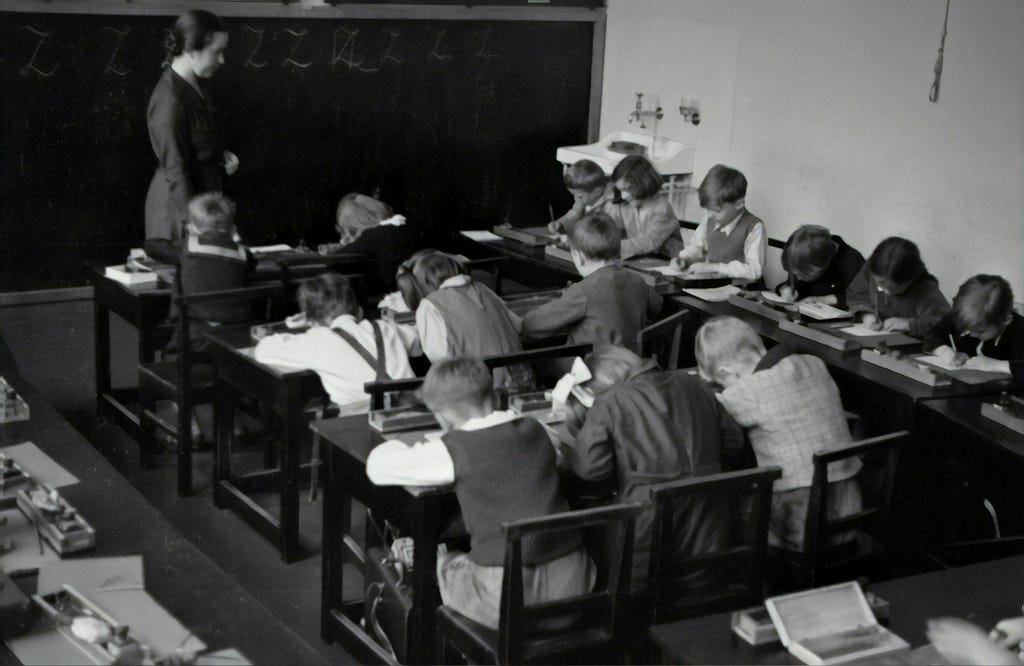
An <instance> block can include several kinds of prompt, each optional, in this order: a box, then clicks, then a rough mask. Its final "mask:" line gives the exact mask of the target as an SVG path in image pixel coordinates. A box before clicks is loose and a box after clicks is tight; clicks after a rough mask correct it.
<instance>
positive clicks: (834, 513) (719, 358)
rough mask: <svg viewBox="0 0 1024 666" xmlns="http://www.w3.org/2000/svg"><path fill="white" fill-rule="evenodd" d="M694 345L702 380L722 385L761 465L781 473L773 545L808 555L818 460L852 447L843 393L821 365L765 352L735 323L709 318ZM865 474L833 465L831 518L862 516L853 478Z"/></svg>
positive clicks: (780, 349)
mask: <svg viewBox="0 0 1024 666" xmlns="http://www.w3.org/2000/svg"><path fill="white" fill-rule="evenodd" d="M695 347H696V348H695V351H696V355H697V365H698V367H699V368H700V373H701V375H702V376H703V377H705V378H706V379H709V380H710V381H714V382H716V383H718V384H719V385H721V386H722V387H724V388H723V390H722V392H721V393H720V394H719V396H718V399H719V400H720V401H721V403H722V405H723V406H724V407H725V409H726V410H727V411H728V412H729V414H731V415H732V416H733V418H735V419H736V422H737V423H739V424H740V425H741V426H743V427H744V428H749V431H748V435H749V437H750V445H751V447H752V448H753V449H754V455H755V456H757V464H758V465H760V466H767V465H778V466H779V467H781V468H782V478H780V479H779V480H777V481H776V482H775V487H774V489H773V491H774V496H773V498H772V515H771V523H770V528H769V534H768V541H769V543H770V544H771V545H773V546H776V547H779V548H785V549H787V550H796V551H799V550H803V542H804V526H805V524H806V520H807V502H808V499H809V496H810V487H811V478H812V474H813V470H814V465H813V460H812V456H813V455H814V453H815V452H817V451H818V450H821V449H826V448H833V447H839V446H843V445H845V444H849V443H850V442H851V441H852V438H851V437H850V430H849V428H848V427H847V425H846V416H845V413H844V412H843V405H842V403H841V402H840V399H839V389H838V388H837V387H836V385H835V382H833V381H832V378H831V377H830V376H829V374H828V369H827V368H826V367H825V363H824V362H823V361H822V360H821V359H819V358H817V357H815V356H810V355H808V354H791V353H789V350H788V349H786V348H785V347H784V346H782V345H779V346H777V347H775V348H774V349H772V351H771V352H767V353H766V352H765V348H764V343H763V342H761V338H759V337H758V336H757V333H755V332H754V329H752V328H751V327H750V326H749V325H748V324H747V323H745V322H743V321H741V320H740V319H737V318H735V317H712V318H711V319H709V320H708V321H707V323H705V324H704V325H703V326H701V328H700V330H699V331H697V340H696V345H695ZM860 468H861V463H860V461H859V460H843V461H839V462H836V463H833V464H832V465H830V466H829V470H828V478H829V490H828V492H829V499H828V508H829V513H830V517H842V516H848V515H850V514H853V513H856V512H857V511H860V509H861V496H860V487H859V485H858V484H857V481H856V479H854V478H853V477H854V475H855V474H856V473H857V472H858V471H859V470H860ZM851 537H852V534H840V535H836V536H835V537H834V538H835V540H836V541H837V542H841V541H845V540H849V538H851Z"/></svg>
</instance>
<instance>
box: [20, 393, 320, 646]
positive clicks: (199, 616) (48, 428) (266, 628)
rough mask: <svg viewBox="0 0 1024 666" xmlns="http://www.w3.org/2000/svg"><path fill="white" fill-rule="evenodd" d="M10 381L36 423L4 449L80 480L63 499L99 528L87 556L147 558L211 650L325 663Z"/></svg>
mask: <svg viewBox="0 0 1024 666" xmlns="http://www.w3.org/2000/svg"><path fill="white" fill-rule="evenodd" d="M10 379H11V383H12V385H14V386H15V388H17V390H18V392H19V393H21V394H22V395H23V396H24V397H25V399H26V400H27V401H28V402H29V404H30V405H31V408H32V418H31V419H30V420H29V421H21V422H16V423H12V424H8V425H4V426H0V446H8V445H11V444H17V443H19V442H22V441H26V440H31V441H33V442H34V443H35V444H36V446H38V447H39V448H40V449H42V450H43V451H44V452H45V453H46V454H47V455H49V456H50V457H51V458H53V459H54V460H55V461H56V462H58V463H59V464H60V465H62V466H63V467H65V468H66V469H67V470H68V471H69V472H71V473H72V474H74V475H75V476H76V477H78V478H79V479H80V480H81V482H80V483H78V484H75V485H72V486H67V487H65V488H62V489H61V495H63V496H64V497H66V498H67V500H68V501H69V502H70V503H71V504H72V505H73V506H75V507H76V508H77V509H79V510H80V511H81V513H82V515H83V516H84V517H85V518H86V519H87V520H88V521H89V522H90V523H91V524H92V525H93V527H95V528H96V548H95V550H94V551H91V552H87V553H83V554H82V556H83V557H110V556H120V555H133V554H141V555H143V556H144V563H145V564H144V566H145V579H146V589H147V590H148V591H149V592H150V593H151V594H152V595H153V597H154V598H156V599H157V600H158V601H159V602H160V603H161V604H162V605H163V606H164V607H165V608H166V609H167V610H168V612H170V613H171V614H172V615H174V616H175V617H177V618H178V619H179V620H180V621H181V622H182V623H183V624H184V625H185V626H186V627H188V628H189V629H190V630H191V631H192V632H193V633H194V634H195V635H196V636H198V637H199V638H201V639H202V640H203V641H204V642H205V643H207V645H209V647H210V649H211V650H217V649H222V648H227V647H236V648H238V649H239V650H241V651H242V653H243V654H245V655H246V656H248V657H249V658H250V659H255V660H256V661H257V662H258V663H278V664H284V663H309V664H314V663H316V664H320V663H326V661H325V660H324V659H323V658H322V657H321V656H320V655H319V654H318V653H317V652H315V651H314V650H313V649H311V648H310V647H309V646H308V645H307V644H306V643H305V642H303V641H302V639H300V638H299V637H298V636H296V635H295V634H294V633H293V632H292V630H291V629H289V628H288V627H287V626H285V625H284V624H282V623H281V621H280V620H278V619H277V618H276V617H274V616H273V615H271V614H270V613H269V612H268V611H266V610H265V609H264V608H263V607H262V606H261V605H260V604H259V603H258V602H257V601H256V600H255V599H254V598H253V597H252V596H250V595H249V593H248V592H246V591H245V590H244V589H243V588H241V587H240V586H239V585H238V584H237V583H235V582H234V581H233V580H232V579H231V578H230V577H228V576H227V574H225V573H224V572H223V571H221V569H220V568H218V567H217V565H215V564H214V563H213V562H212V561H211V560H210V559H209V558H207V557H206V555H204V554H203V553H201V552H200V551H199V550H198V549H197V548H196V547H195V546H193V545H192V544H191V543H189V542H188V540H186V539H185V538H184V537H183V536H182V535H181V533H179V532H178V531H177V530H176V529H175V528H174V527H173V526H171V524H170V523H169V522H168V521H167V520H166V519H165V518H164V517H163V516H162V515H161V514H160V513H159V512H158V511H157V510H156V509H155V508H154V507H153V506H152V505H150V504H149V502H147V501H146V499H145V498H144V497H143V496H142V495H141V494H140V493H139V492H138V491H137V490H136V489H135V488H133V487H132V486H131V484H129V483H128V481H126V480H125V479H124V478H123V477H122V476H121V475H120V474H119V473H118V472H117V470H115V469H114V468H113V467H112V466H111V465H110V463H108V462H107V461H106V460H105V459H104V458H103V456H102V455H100V453H99V452H98V451H96V449H94V448H93V446H92V444H90V443H89V442H88V441H87V440H86V439H85V438H84V437H82V436H81V435H80V434H79V433H78V432H77V431H76V430H75V429H74V428H72V427H71V425H70V424H68V423H67V422H66V421H65V420H64V419H63V418H61V416H60V415H59V414H57V412H56V411H55V410H54V409H53V407H51V406H50V405H49V404H48V403H47V402H46V401H45V400H43V399H42V398H41V397H40V395H39V394H38V393H37V392H36V391H35V390H34V389H33V388H32V387H31V386H29V385H28V384H27V383H26V382H25V381H23V380H20V379H16V378H10Z"/></svg>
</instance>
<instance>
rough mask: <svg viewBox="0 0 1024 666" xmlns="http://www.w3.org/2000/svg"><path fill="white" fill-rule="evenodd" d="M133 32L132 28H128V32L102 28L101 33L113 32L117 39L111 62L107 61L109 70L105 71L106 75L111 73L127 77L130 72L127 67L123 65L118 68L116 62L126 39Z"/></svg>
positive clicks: (106, 27)
mask: <svg viewBox="0 0 1024 666" xmlns="http://www.w3.org/2000/svg"><path fill="white" fill-rule="evenodd" d="M131 31H132V30H131V28H128V29H127V30H118V29H117V28H112V27H110V26H109V25H108V26H104V27H102V28H100V32H112V33H113V34H114V35H115V37H116V38H117V43H115V44H114V52H113V53H111V54H110V60H108V61H107V68H106V69H104V70H103V73H104V74H106V73H107V72H110V73H112V74H116V75H118V76H125V75H126V74H128V72H129V71H130V70H129V69H128V68H127V67H126V66H124V65H121V66H120V67H118V66H117V65H115V64H114V62H115V61H116V60H117V54H118V53H120V52H121V44H123V43H124V38H125V37H127V36H128V35H129V33H131Z"/></svg>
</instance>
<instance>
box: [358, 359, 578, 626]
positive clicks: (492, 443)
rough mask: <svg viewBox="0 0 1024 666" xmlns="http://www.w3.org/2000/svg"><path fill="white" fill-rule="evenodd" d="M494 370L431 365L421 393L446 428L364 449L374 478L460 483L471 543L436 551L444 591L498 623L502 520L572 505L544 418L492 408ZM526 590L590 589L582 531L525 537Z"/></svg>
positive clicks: (473, 363) (529, 593) (473, 362)
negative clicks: (562, 488)
mask: <svg viewBox="0 0 1024 666" xmlns="http://www.w3.org/2000/svg"><path fill="white" fill-rule="evenodd" d="M491 385H492V379H491V373H490V372H489V371H488V370H487V367H486V366H485V365H484V364H483V362H481V361H480V360H479V359H469V358H456V359H449V360H446V361H441V362H439V363H436V364H434V365H433V366H431V368H430V371H429V372H427V376H426V379H425V380H424V382H423V390H422V394H423V401H424V402H425V403H426V405H427V407H428V408H429V409H430V411H432V412H433V413H434V415H435V416H436V417H437V421H438V423H440V424H441V427H442V429H443V430H444V431H445V434H444V435H443V436H441V437H440V438H439V439H426V440H425V441H422V442H419V443H416V444H414V445H413V446H408V445H406V444H405V443H403V442H401V441H398V440H391V441H387V442H384V443H383V444H381V445H380V446H378V447H377V448H375V449H374V450H373V451H371V452H370V455H369V456H368V457H367V459H366V475H367V476H368V477H369V479H370V481H372V482H373V483H375V484H377V485H404V486H440V485H447V484H450V483H453V482H454V483H455V494H456V495H457V496H458V499H459V506H460V507H461V509H462V517H463V519H464V522H465V525H466V529H467V531H468V532H469V537H470V552H469V553H468V554H467V553H462V552H456V551H452V552H448V553H447V554H444V555H441V556H440V557H438V561H437V582H438V585H439V586H440V589H441V601H442V602H443V603H444V604H445V605H446V606H450V607H451V608H453V609H455V610H456V611H458V612H459V613H462V614H463V615H465V616H466V617H468V618H470V619H472V620H474V621H476V622H479V623H481V624H483V625H485V626H487V627H490V628H491V629H496V628H497V627H498V619H499V615H500V601H501V588H502V580H503V578H504V566H503V565H504V557H505V539H504V536H503V535H502V529H501V526H502V524H503V523H506V522H511V521H515V520H520V519H523V518H531V517H540V516H547V515H551V514H555V513H561V512H563V511H568V510H569V505H568V504H567V503H566V501H565V499H564V498H563V497H562V496H561V494H560V493H559V489H558V472H557V469H556V467H555V451H554V448H553V447H552V446H551V440H550V439H549V438H548V435H547V433H546V431H545V430H544V428H543V426H541V425H540V424H539V423H538V422H537V421H534V420H533V419H531V418H526V417H523V416H520V415H518V414H515V413H514V412H510V411H495V410H494V397H493V393H492V390H491ZM523 562H524V567H523V596H524V599H523V600H524V602H525V603H526V604H528V605H530V604H537V603H542V602H544V601H555V600H558V599H563V598H567V597H572V596H576V595H580V594H585V593H587V592H589V591H590V590H591V589H592V588H593V586H594V581H595V577H596V574H595V569H594V566H593V563H592V562H591V560H590V557H589V556H588V555H587V553H586V551H585V550H584V548H583V542H582V538H581V535H580V534H579V532H576V531H573V532H555V533H552V534H547V535H543V536H538V537H536V538H534V539H531V540H527V541H524V543H523Z"/></svg>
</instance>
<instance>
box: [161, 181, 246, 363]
mask: <svg viewBox="0 0 1024 666" xmlns="http://www.w3.org/2000/svg"><path fill="white" fill-rule="evenodd" d="M234 221H235V203H234V202H233V201H231V199H229V198H227V197H226V196H224V194H223V193H222V192H204V193H202V194H197V195H196V196H194V197H192V199H191V200H190V201H189V204H188V225H187V228H186V231H187V237H186V238H185V239H184V242H183V243H182V246H181V250H180V252H181V255H180V260H179V266H178V270H179V274H178V277H179V279H180V281H181V293H182V294H184V295H188V294H199V293H203V292H207V291H221V290H225V289H237V288H239V287H243V286H245V282H246V280H247V279H248V276H249V274H250V272H251V271H252V269H253V268H254V267H255V265H256V262H255V260H254V259H253V257H252V254H251V253H250V252H249V250H248V249H246V248H245V247H244V246H243V245H242V244H241V241H240V239H239V237H238V232H237V231H236V230H235V224H234ZM190 313H191V315H192V318H193V319H194V320H195V326H194V327H193V328H194V329H195V330H194V331H193V334H192V339H193V344H194V345H196V346H197V347H201V346H202V338H201V336H200V335H199V332H200V331H201V330H202V328H203V324H204V323H205V324H207V325H208V324H214V325H217V324H229V323H239V322H244V321H246V320H248V319H250V318H251V313H250V311H249V304H248V303H245V302H235V303H205V304H198V305H196V306H194V307H192V308H191V309H190ZM174 346H176V342H175V344H174Z"/></svg>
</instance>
